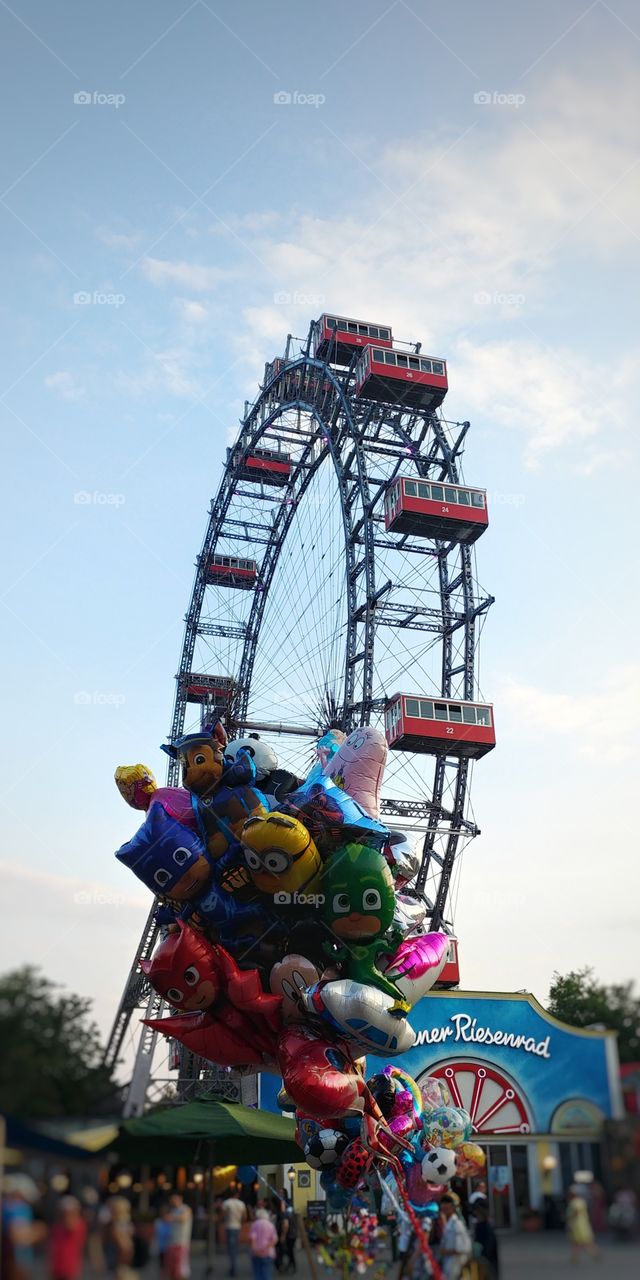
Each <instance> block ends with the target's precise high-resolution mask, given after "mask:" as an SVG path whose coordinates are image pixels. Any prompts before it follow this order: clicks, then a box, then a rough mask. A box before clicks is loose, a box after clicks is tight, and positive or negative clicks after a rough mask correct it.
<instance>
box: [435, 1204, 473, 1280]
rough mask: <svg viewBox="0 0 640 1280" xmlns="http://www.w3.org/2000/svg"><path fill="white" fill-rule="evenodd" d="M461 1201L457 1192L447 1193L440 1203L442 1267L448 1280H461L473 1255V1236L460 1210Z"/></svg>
mask: <svg viewBox="0 0 640 1280" xmlns="http://www.w3.org/2000/svg"><path fill="white" fill-rule="evenodd" d="M459 1208H460V1199H459V1197H458V1196H457V1195H456V1193H455V1191H447V1192H445V1194H444V1195H443V1197H442V1199H441V1201H440V1213H441V1217H442V1239H441V1241H440V1265H441V1267H442V1274H443V1276H445V1277H446V1280H460V1277H461V1275H462V1272H463V1269H464V1267H465V1266H466V1264H467V1262H469V1260H470V1258H471V1254H472V1246H471V1236H470V1235H469V1232H468V1230H467V1227H466V1225H465V1223H464V1220H463V1219H462V1218H461V1217H460V1215H459V1213H458V1210H459Z"/></svg>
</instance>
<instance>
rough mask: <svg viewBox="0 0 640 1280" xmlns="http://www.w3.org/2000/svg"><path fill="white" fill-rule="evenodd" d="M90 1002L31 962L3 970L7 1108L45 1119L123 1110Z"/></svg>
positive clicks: (1, 1025) (2, 1074)
mask: <svg viewBox="0 0 640 1280" xmlns="http://www.w3.org/2000/svg"><path fill="white" fill-rule="evenodd" d="M90 1009H91V1001H90V1000H85V999H83V998H82V997H81V996H76V995H66V994H59V987H58V986H57V984H56V983H53V982H50V981H49V980H48V979H47V978H44V977H43V976H42V975H41V974H40V972H39V971H38V969H36V968H33V967H32V966H30V965H26V966H25V967H24V968H22V969H14V970H13V971H12V972H11V973H6V974H4V976H2V977H0V1043H1V1044H2V1054H1V1055H0V1111H2V1112H6V1113H7V1114H9V1115H13V1116H16V1117H18V1118H23V1119H38V1118H41V1119H45V1118H47V1117H51V1118H59V1117H60V1116H89V1115H113V1113H114V1112H115V1111H118V1110H119V1098H118V1091H117V1085H116V1084H115V1083H114V1081H113V1079H112V1077H111V1073H110V1071H109V1070H107V1068H105V1067H104V1066H103V1065H102V1062H101V1058H102V1050H101V1045H100V1037H99V1034H98V1029H97V1027H96V1025H95V1023H94V1022H92V1021H91V1019H90Z"/></svg>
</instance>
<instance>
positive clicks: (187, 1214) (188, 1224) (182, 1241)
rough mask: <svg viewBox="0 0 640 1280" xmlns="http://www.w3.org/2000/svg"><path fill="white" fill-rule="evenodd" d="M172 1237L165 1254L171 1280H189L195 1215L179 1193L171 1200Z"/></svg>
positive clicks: (169, 1219)
mask: <svg viewBox="0 0 640 1280" xmlns="http://www.w3.org/2000/svg"><path fill="white" fill-rule="evenodd" d="M167 1216H168V1221H169V1225H170V1227H171V1236H170V1238H169V1244H168V1246H167V1250H166V1253H165V1258H166V1268H167V1276H168V1277H169V1280H187V1278H188V1276H189V1275H190V1274H191V1232H192V1230H193V1213H192V1211H191V1209H190V1208H189V1205H188V1204H185V1202H184V1200H183V1198H182V1196H181V1195H180V1193H179V1192H178V1191H174V1193H173V1195H172V1196H171V1197H170V1198H169V1213H168V1215H167Z"/></svg>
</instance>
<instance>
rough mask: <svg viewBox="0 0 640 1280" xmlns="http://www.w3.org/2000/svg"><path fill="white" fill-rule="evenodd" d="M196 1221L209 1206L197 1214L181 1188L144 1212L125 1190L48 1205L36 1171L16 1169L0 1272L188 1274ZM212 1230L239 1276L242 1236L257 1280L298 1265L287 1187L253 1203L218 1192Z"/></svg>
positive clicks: (75, 1276)
mask: <svg viewBox="0 0 640 1280" xmlns="http://www.w3.org/2000/svg"><path fill="white" fill-rule="evenodd" d="M254 1200H255V1197H254ZM194 1225H195V1226H197V1227H198V1228H200V1229H201V1230H202V1229H203V1228H204V1230H206V1227H207V1226H208V1215H207V1212H206V1210H205V1209H204V1208H203V1207H202V1206H200V1209H199V1211H198V1212H197V1214H196V1217H195V1219H194V1212H193V1209H192V1208H191V1206H190V1205H189V1204H187V1203H186V1201H185V1199H184V1198H183V1196H182V1195H181V1194H180V1193H179V1192H178V1191H172V1192H171V1194H167V1195H164V1196H163V1197H162V1198H157V1199H156V1203H155V1208H154V1211H153V1213H151V1214H146V1215H144V1216H141V1215H134V1213H133V1210H132V1204H131V1200H130V1199H129V1197H128V1196H127V1195H125V1194H116V1195H109V1196H107V1197H106V1198H104V1199H103V1200H100V1199H99V1198H98V1196H97V1193H95V1199H90V1201H89V1203H87V1202H86V1201H85V1202H84V1203H83V1202H81V1200H80V1199H79V1198H77V1197H76V1196H75V1195H69V1194H64V1195H59V1196H57V1197H56V1198H55V1202H54V1203H49V1204H45V1203H43V1191H42V1188H39V1187H38V1186H37V1184H36V1183H35V1181H34V1180H33V1179H32V1178H31V1177H29V1176H28V1175H27V1174H15V1175H11V1176H8V1177H7V1178H5V1180H4V1185H3V1198H2V1231H1V1234H0V1239H1V1241H2V1257H1V1267H0V1275H1V1276H2V1280H34V1275H35V1273H36V1270H37V1274H38V1276H40V1275H41V1274H42V1271H43V1267H42V1263H44V1264H45V1269H46V1271H48V1274H49V1277H50V1280H80V1277H81V1276H82V1275H83V1273H85V1271H87V1270H88V1271H90V1272H91V1273H95V1274H99V1275H100V1274H101V1275H106V1276H111V1277H113V1280H140V1277H141V1272H142V1271H143V1269H144V1268H147V1264H149V1263H151V1264H152V1265H153V1264H154V1265H153V1270H152V1268H151V1267H149V1275H150V1276H151V1275H154V1276H155V1277H159V1280H188V1277H189V1275H190V1273H191V1242H192V1235H193V1232H194ZM214 1231H215V1235H216V1241H217V1247H218V1250H219V1251H221V1252H222V1251H224V1250H226V1254H227V1258H228V1266H229V1272H228V1274H229V1276H230V1277H235V1276H237V1274H238V1255H239V1248H240V1242H241V1239H242V1240H243V1241H244V1242H246V1245H247V1248H248V1252H249V1255H250V1258H251V1265H252V1270H253V1274H254V1280H271V1275H272V1271H273V1269H274V1267H275V1269H276V1270H277V1271H278V1272H280V1273H281V1274H284V1273H285V1272H295V1271H296V1269H297V1268H296V1242H297V1238H298V1222H297V1216H296V1214H295V1213H294V1211H293V1208H292V1206H291V1204H290V1202H289V1198H288V1196H287V1193H286V1191H284V1190H282V1192H281V1193H280V1194H277V1193H276V1192H275V1191H274V1192H273V1193H272V1194H271V1195H270V1196H269V1198H268V1200H265V1199H262V1200H257V1202H256V1203H255V1204H247V1203H245V1200H244V1199H243V1198H242V1197H241V1195H240V1192H239V1190H238V1188H237V1187H235V1188H233V1189H232V1190H231V1192H230V1194H229V1195H227V1196H225V1197H222V1196H218V1197H217V1198H216V1200H215V1204H214ZM203 1234H204V1231H203ZM36 1262H37V1263H38V1266H37V1268H36Z"/></svg>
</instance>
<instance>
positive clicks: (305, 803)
mask: <svg viewBox="0 0 640 1280" xmlns="http://www.w3.org/2000/svg"><path fill="white" fill-rule="evenodd" d="M282 811H283V813H292V814H294V816H295V817H296V818H299V820H300V822H302V823H303V825H304V826H305V827H306V828H307V831H308V832H309V833H310V835H311V836H313V839H314V840H315V841H316V842H317V843H318V842H319V843H320V844H322V842H323V840H324V841H325V843H326V842H327V841H329V842H335V841H344V840H345V839H346V838H347V837H348V835H349V833H354V834H357V833H360V834H361V835H363V834H364V833H366V836H367V844H370V845H374V846H375V847H376V848H382V846H383V845H384V844H385V843H386V841H387V840H388V838H389V834H390V833H389V829H388V828H387V827H383V825H382V823H381V822H378V821H377V820H376V819H375V818H370V817H369V814H368V813H365V810H364V809H363V808H362V806H361V805H359V804H358V803H357V802H356V801H355V800H353V799H352V797H351V796H350V795H349V794H348V792H346V791H342V790H341V788H340V787H337V786H336V785H335V782H333V780H332V779H331V778H325V777H324V776H323V777H321V778H316V779H315V780H314V781H313V782H309V781H307V782H303V784H302V786H301V787H298V789H297V791H291V792H290V793H289V795H288V796H286V797H285V799H284V801H283V802H282Z"/></svg>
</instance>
